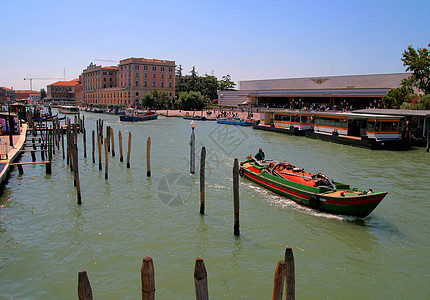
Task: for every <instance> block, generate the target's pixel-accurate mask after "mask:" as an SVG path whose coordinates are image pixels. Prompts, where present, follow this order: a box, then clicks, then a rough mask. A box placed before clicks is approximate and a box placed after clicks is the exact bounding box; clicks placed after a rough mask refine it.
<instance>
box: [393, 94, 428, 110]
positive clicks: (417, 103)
mask: <svg viewBox="0 0 430 300" xmlns="http://www.w3.org/2000/svg"><path fill="white" fill-rule="evenodd" d="M400 108H401V109H422V110H430V95H420V96H416V97H414V98H413V99H411V101H407V102H404V103H403V104H402V106H401V107H400Z"/></svg>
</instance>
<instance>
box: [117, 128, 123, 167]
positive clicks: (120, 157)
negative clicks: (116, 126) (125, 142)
mask: <svg viewBox="0 0 430 300" xmlns="http://www.w3.org/2000/svg"><path fill="white" fill-rule="evenodd" d="M118 143H119V161H120V162H123V161H124V156H123V155H122V134H121V130H120V131H118Z"/></svg>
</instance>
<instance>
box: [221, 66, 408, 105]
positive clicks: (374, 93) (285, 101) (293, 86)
mask: <svg viewBox="0 0 430 300" xmlns="http://www.w3.org/2000/svg"><path fill="white" fill-rule="evenodd" d="M409 76H410V74H408V73H394V74H379V75H353V76H324V77H311V78H290V79H271V80H249V81H241V82H239V90H238V91H219V93H218V96H219V97H218V99H219V100H218V101H219V104H221V105H226V106H237V105H239V104H243V103H252V104H253V105H257V106H265V107H283V108H304V107H307V108H309V107H311V106H318V107H326V108H333V107H349V108H350V109H352V108H366V107H374V108H375V107H376V108H378V107H381V100H382V98H383V97H384V96H385V95H386V94H387V93H388V91H390V90H391V89H394V88H398V87H400V86H401V82H402V80H403V79H405V78H408V77H409Z"/></svg>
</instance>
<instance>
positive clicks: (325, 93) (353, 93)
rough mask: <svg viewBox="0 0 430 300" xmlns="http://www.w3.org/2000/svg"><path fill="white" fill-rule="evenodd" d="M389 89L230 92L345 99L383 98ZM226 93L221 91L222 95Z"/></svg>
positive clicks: (256, 95) (253, 94)
mask: <svg viewBox="0 0 430 300" xmlns="http://www.w3.org/2000/svg"><path fill="white" fill-rule="evenodd" d="M388 91H389V89H386V88H380V89H309V90H308V89H298V90H293V89H288V90H240V91H228V93H229V94H238V95H245V96H255V97H288V96H294V97H309V96H314V97H330V96H345V97H373V96H375V97H383V96H385V95H386V94H387V92H388ZM224 92H225V91H221V92H220V94H221V95H222V94H223V93H224Z"/></svg>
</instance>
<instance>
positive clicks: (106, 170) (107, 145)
mask: <svg viewBox="0 0 430 300" xmlns="http://www.w3.org/2000/svg"><path fill="white" fill-rule="evenodd" d="M108 147H109V142H108V138H107V137H106V138H105V179H108V177H109V175H108V173H109V155H108V152H109V150H108Z"/></svg>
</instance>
